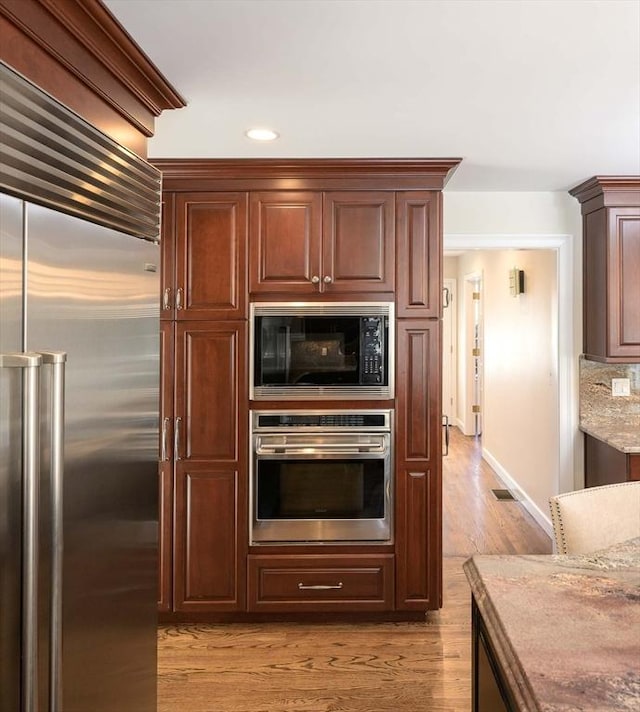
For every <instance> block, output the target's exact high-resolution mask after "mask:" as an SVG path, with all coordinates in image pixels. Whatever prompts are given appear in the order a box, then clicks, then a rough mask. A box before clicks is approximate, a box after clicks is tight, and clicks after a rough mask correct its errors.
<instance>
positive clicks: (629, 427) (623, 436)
mask: <svg viewBox="0 0 640 712" xmlns="http://www.w3.org/2000/svg"><path fill="white" fill-rule="evenodd" d="M580 430H582V432H583V433H587V435H591V436H592V437H594V438H597V439H598V440H602V442H603V443H606V444H607V445H611V447H614V448H615V449H616V450H620V451H621V452H625V453H628V454H635V453H640V421H639V422H638V423H636V422H635V421H634V422H632V423H619V422H618V423H616V422H612V421H611V420H607V419H605V418H603V419H602V421H601V422H598V420H597V419H595V418H593V417H592V418H591V420H590V421H586V422H585V421H582V422H581V423H580Z"/></svg>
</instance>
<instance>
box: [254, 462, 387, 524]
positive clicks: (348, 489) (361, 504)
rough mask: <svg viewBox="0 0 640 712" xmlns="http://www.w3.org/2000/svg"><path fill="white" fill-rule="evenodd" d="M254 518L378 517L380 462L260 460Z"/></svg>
mask: <svg viewBox="0 0 640 712" xmlns="http://www.w3.org/2000/svg"><path fill="white" fill-rule="evenodd" d="M257 467H258V471H257V478H256V509H257V512H256V513H257V518H258V520H266V519H380V518H383V517H384V461H383V460H382V459H370V460H365V459H363V460H333V459H331V460H329V459H325V460H317V459H316V460H311V459H310V460H304V459H300V460H298V459H295V460H259V461H258V464H257Z"/></svg>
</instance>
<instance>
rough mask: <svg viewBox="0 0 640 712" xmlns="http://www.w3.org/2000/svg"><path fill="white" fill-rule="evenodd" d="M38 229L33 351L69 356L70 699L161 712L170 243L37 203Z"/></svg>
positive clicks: (105, 708) (66, 674) (66, 689)
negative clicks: (161, 419) (160, 573)
mask: <svg viewBox="0 0 640 712" xmlns="http://www.w3.org/2000/svg"><path fill="white" fill-rule="evenodd" d="M28 225H29V233H28V254H29V268H28V275H27V294H28V297H27V314H28V328H27V347H28V348H29V349H31V350H36V351H64V352H66V353H67V363H66V390H65V397H66V409H65V413H66V415H65V458H64V459H65V464H64V467H65V475H64V527H63V536H64V560H63V587H62V607H63V661H62V671H63V675H62V687H63V689H62V699H63V709H64V712H87V710H91V711H92V712H155V709H156V620H157V618H156V598H157V593H156V589H157V576H156V566H157V561H156V557H157V503H158V497H157V461H158V422H157V421H158V416H157V413H158V384H159V378H158V369H159V336H158V330H159V329H158V307H157V294H158V272H157V271H155V270H156V269H157V268H158V267H159V264H158V261H159V248H158V246H156V245H155V244H153V243H149V242H145V241H143V240H140V239H137V238H134V237H130V236H127V235H123V234H120V233H117V232H114V231H112V230H109V229H106V228H103V227H100V226H97V225H93V224H91V223H87V222H85V221H81V220H78V219H76V218H71V217H68V216H65V215H62V214H60V213H56V212H53V211H51V210H48V209H46V208H42V207H40V206H35V205H29V206H28ZM44 390H46V391H47V392H48V390H49V389H48V388H45V389H44ZM44 400H45V401H46V402H47V406H46V408H47V410H48V407H49V406H48V396H46V397H45V398H44ZM48 427H49V426H48V424H46V423H45V424H44V425H43V431H44V432H45V439H46V437H47V436H46V432H47V431H48ZM42 459H43V463H42V471H43V474H42V483H43V489H44V490H45V492H46V494H45V492H43V498H44V497H48V496H49V491H50V490H49V472H48V455H47V453H46V452H43V458H42ZM44 516H45V517H48V515H44ZM43 524H46V525H47V527H48V524H49V522H48V521H46V522H45V521H43ZM43 549H44V551H45V553H46V555H47V557H46V558H47V562H45V563H44V564H43V566H44V567H45V568H46V569H49V563H48V559H49V553H50V551H51V545H50V543H43ZM42 625H43V630H42V635H43V637H45V635H46V634H45V632H44V628H46V627H47V626H48V623H47V622H46V621H43V622H42Z"/></svg>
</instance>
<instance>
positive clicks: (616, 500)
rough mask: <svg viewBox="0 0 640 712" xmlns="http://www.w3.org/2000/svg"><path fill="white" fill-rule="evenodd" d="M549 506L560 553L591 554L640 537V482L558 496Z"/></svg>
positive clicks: (592, 488)
mask: <svg viewBox="0 0 640 712" xmlns="http://www.w3.org/2000/svg"><path fill="white" fill-rule="evenodd" d="M549 506H550V508H551V522H552V524H553V533H554V536H555V540H556V548H557V552H558V553H559V554H588V553H591V552H593V551H597V550H598V549H604V548H606V547H608V546H612V545H613V544H618V543H620V542H622V541H626V540H627V539H633V538H634V537H637V536H640V482H624V483H621V484H617V485H605V486H603V487H589V488H588V489H584V490H577V491H576V492H567V493H566V494H559V495H557V496H555V497H551V499H550V500H549Z"/></svg>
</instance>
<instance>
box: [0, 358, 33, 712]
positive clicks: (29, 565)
mask: <svg viewBox="0 0 640 712" xmlns="http://www.w3.org/2000/svg"><path fill="white" fill-rule="evenodd" d="M41 366H42V356H40V354H36V353H22V354H16V353H12V354H0V368H21V369H22V569H23V588H22V651H23V654H22V661H21V673H20V674H21V678H22V707H21V712H36V710H37V707H38V555H39V552H38V496H39V481H40V459H39V457H40V427H39V425H40V424H39V419H40V367H41Z"/></svg>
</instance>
